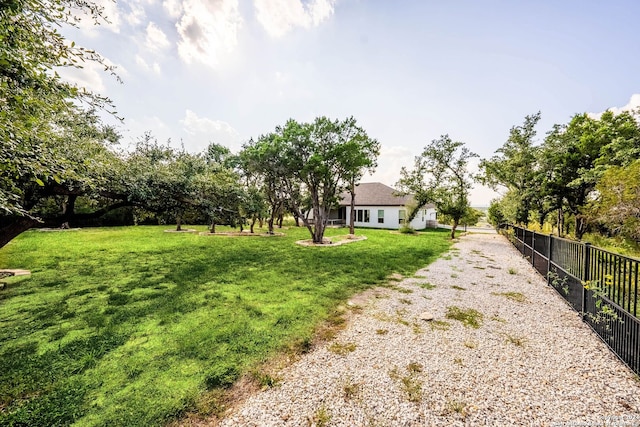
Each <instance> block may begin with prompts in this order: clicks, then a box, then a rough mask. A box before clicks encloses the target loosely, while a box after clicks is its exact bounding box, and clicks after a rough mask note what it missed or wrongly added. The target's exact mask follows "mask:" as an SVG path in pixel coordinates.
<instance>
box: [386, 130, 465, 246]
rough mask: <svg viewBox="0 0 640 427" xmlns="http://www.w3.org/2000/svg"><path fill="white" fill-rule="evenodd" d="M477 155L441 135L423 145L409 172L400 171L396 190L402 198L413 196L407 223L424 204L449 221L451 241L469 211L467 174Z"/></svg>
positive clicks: (404, 169) (461, 144) (403, 169)
mask: <svg viewBox="0 0 640 427" xmlns="http://www.w3.org/2000/svg"><path fill="white" fill-rule="evenodd" d="M473 157H477V154H475V153H473V152H471V151H469V149H468V148H467V147H465V146H464V143H462V142H459V141H453V140H452V139H451V138H450V137H449V135H442V136H441V137H440V139H434V140H433V141H431V144H429V145H427V146H426V147H425V149H424V151H423V152H422V155H420V156H418V157H416V158H415V162H414V167H413V169H411V170H408V169H406V168H404V167H403V168H402V170H401V171H400V180H399V181H398V187H399V188H400V189H401V190H402V191H403V192H404V193H405V194H413V196H414V198H415V200H416V203H415V205H416V206H415V209H413V210H412V211H411V212H409V215H408V217H407V222H410V221H411V219H413V218H414V217H415V214H416V213H417V210H418V209H419V208H420V207H421V206H423V205H425V204H426V203H434V204H435V205H436V208H437V209H438V213H439V214H442V215H445V216H446V217H448V218H450V219H451V221H452V227H451V238H452V239H453V238H454V237H455V232H456V228H457V227H458V224H459V223H460V220H461V219H462V218H463V217H464V216H465V215H466V214H467V213H468V210H469V190H470V189H471V187H472V185H473V181H474V177H473V175H472V174H471V173H470V172H469V170H468V164H469V160H470V159H472V158H473Z"/></svg>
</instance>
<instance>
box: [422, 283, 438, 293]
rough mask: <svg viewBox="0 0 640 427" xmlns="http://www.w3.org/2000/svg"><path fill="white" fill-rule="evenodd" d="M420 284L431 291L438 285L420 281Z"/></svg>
mask: <svg viewBox="0 0 640 427" xmlns="http://www.w3.org/2000/svg"><path fill="white" fill-rule="evenodd" d="M418 286H420V287H421V288H422V289H426V290H429V291H430V290H431V289H434V288H435V287H436V285H434V284H431V283H429V282H424V283H418Z"/></svg>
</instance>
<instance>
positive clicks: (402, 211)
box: [398, 209, 407, 224]
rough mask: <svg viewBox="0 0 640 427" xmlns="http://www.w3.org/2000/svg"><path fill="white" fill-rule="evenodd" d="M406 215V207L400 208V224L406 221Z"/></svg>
mask: <svg viewBox="0 0 640 427" xmlns="http://www.w3.org/2000/svg"><path fill="white" fill-rule="evenodd" d="M406 216H407V211H405V210H404V209H400V210H399V211H398V224H402V223H404V220H405V218H406Z"/></svg>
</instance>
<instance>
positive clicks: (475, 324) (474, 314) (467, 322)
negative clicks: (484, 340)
mask: <svg viewBox="0 0 640 427" xmlns="http://www.w3.org/2000/svg"><path fill="white" fill-rule="evenodd" d="M483 317H484V316H483V314H482V313H481V312H479V311H478V310H475V309H473V308H467V309H462V308H460V307H457V306H455V305H453V306H449V307H447V314H446V318H447V319H454V320H458V321H460V322H462V324H463V325H464V326H467V327H469V326H470V327H472V328H475V329H477V328H479V327H480V324H481V323H482V319H483Z"/></svg>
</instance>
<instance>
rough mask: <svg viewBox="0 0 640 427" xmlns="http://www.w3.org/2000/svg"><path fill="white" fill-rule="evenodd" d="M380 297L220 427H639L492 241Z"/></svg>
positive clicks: (541, 285) (557, 302) (502, 243)
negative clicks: (473, 323)
mask: <svg viewBox="0 0 640 427" xmlns="http://www.w3.org/2000/svg"><path fill="white" fill-rule="evenodd" d="M390 283H391V284H390V288H377V289H374V290H372V291H369V292H368V293H367V297H366V298H364V297H362V296H360V297H359V298H356V299H354V302H353V303H352V304H357V305H358V306H359V307H362V310H356V311H357V313H356V314H355V315H354V316H353V317H352V319H351V320H350V324H349V326H348V327H347V328H346V329H345V330H344V331H342V332H340V333H339V334H338V336H337V337H336V338H335V339H334V340H332V341H331V342H328V343H326V344H325V345H322V346H320V347H318V348H316V349H315V350H313V351H312V352H311V353H309V354H307V355H305V356H304V357H302V358H301V359H300V360H299V361H298V362H296V363H295V364H293V365H292V366H289V367H287V368H285V369H284V370H283V371H281V372H280V373H279V376H280V377H281V379H282V381H281V382H280V384H279V385H278V386H276V387H273V388H270V389H268V390H265V391H262V392H260V393H258V394H256V395H255V396H252V397H250V398H249V399H248V400H247V401H246V402H245V403H244V404H243V405H242V406H240V407H238V408H237V409H236V410H235V411H234V412H233V413H232V414H230V415H229V416H228V417H227V418H226V419H225V420H223V421H222V423H221V424H222V425H224V426H309V425H318V426H321V425H324V426H467V425H468V426H476V425H478V426H485V425H488V426H508V425H517V426H578V425H580V426H604V425H606V426H640V412H639V410H640V382H639V381H638V379H637V378H636V377H635V376H634V375H633V374H632V373H631V371H630V370H629V369H627V368H626V367H625V366H624V365H623V364H622V363H621V362H620V361H619V360H618V359H617V358H616V357H615V356H614V355H613V354H612V353H611V352H610V351H609V350H608V348H607V347H606V346H605V345H604V344H603V343H602V342H601V341H600V340H599V339H598V338H597V336H596V335H595V334H594V333H593V332H591V330H590V329H589V328H588V327H587V326H586V325H585V324H583V323H582V321H581V320H580V318H579V316H578V315H577V314H576V313H575V312H574V311H573V310H572V309H571V308H569V306H568V305H567V304H565V303H564V301H563V299H562V298H561V297H560V296H559V295H558V294H557V293H556V292H555V291H554V290H553V289H551V288H550V287H548V286H547V284H546V281H545V280H543V279H542V278H541V277H540V276H539V275H538V274H537V273H536V272H535V271H534V270H533V269H532V268H531V267H530V266H529V264H527V262H526V261H525V260H524V259H523V258H522V257H521V256H520V254H519V253H518V252H517V251H516V250H515V249H514V248H513V247H512V246H511V244H510V243H509V242H508V241H507V240H506V239H505V238H504V237H502V236H499V235H486V234H485V235H481V234H471V235H467V236H464V237H462V238H461V239H460V240H459V242H458V243H456V244H455V245H454V248H453V249H452V250H451V251H450V252H449V253H448V254H446V255H445V256H443V257H442V258H440V259H439V260H437V261H436V262H435V263H433V264H431V265H429V266H428V267H427V268H424V269H422V270H420V271H418V272H417V273H416V275H415V276H414V277H411V278H405V279H403V280H400V281H397V282H390ZM454 307H457V309H459V310H456V308H454ZM469 309H472V310H475V311H476V312H475V313H474V312H473V311H471V310H469ZM456 312H458V314H461V315H466V317H463V320H467V324H465V323H464V322H463V321H460V320H456V319H453V318H450V317H447V313H449V315H450V316H452V315H454V314H455V313H456ZM430 317H433V320H425V319H428V318H430ZM474 320H476V321H477V322H478V325H477V326H478V327H477V328H475V327H474V326H473V325H472V324H471V323H472V322H473V321H474Z"/></svg>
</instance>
